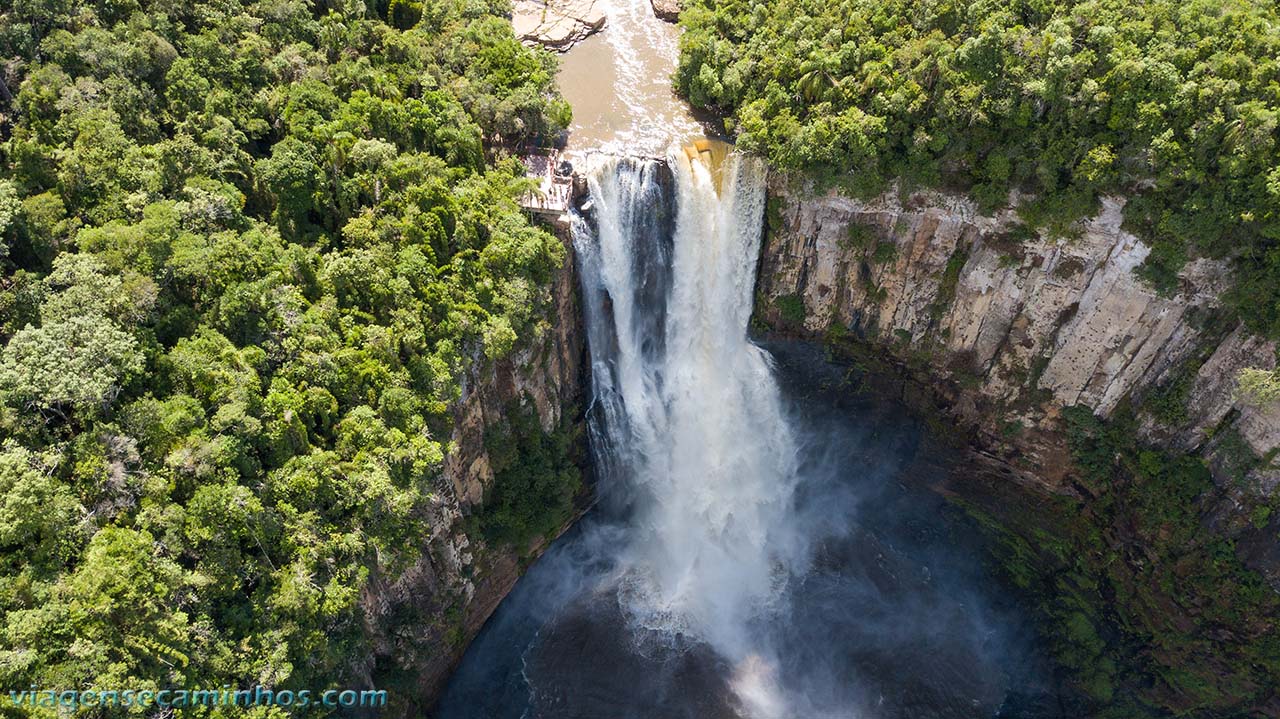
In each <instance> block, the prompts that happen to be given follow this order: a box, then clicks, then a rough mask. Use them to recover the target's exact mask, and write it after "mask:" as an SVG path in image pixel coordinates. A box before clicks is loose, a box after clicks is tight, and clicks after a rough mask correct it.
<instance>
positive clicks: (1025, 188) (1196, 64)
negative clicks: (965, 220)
mask: <svg viewBox="0 0 1280 719" xmlns="http://www.w3.org/2000/svg"><path fill="white" fill-rule="evenodd" d="M688 5H689V7H688V9H686V10H685V12H684V14H683V15H682V16H681V23H682V24H683V25H684V26H685V28H686V33H685V34H684V36H683V39H682V43H681V58H680V66H679V70H678V72H677V76H676V83H677V86H678V88H679V89H680V91H681V92H683V93H684V94H685V95H686V96H687V97H688V98H689V99H690V100H691V101H692V102H693V103H694V104H695V105H698V106H702V107H709V108H716V109H719V110H721V111H723V112H725V113H726V114H727V115H729V117H730V120H729V126H730V129H731V130H732V131H733V132H735V133H736V134H737V135H738V138H739V142H740V143H741V144H742V145H744V146H746V147H748V148H751V149H754V150H757V151H760V152H763V153H766V154H767V155H768V156H769V157H770V158H771V159H772V160H773V161H774V162H775V163H777V164H778V165H779V166H781V167H783V168H806V169H808V170H810V171H814V172H817V173H819V174H822V175H825V176H827V177H828V178H829V179H836V178H838V181H841V182H844V183H846V184H849V185H851V186H853V188H854V189H855V190H857V191H860V192H873V191H878V190H880V189H882V188H884V187H885V186H886V184H887V183H888V182H889V181H890V180H893V179H897V180H900V181H902V182H903V183H905V184H906V185H907V186H911V185H913V184H914V185H921V184H923V185H930V186H941V185H949V186H960V187H963V188H965V189H967V190H968V191H969V192H970V193H972V195H973V196H974V197H976V198H977V199H979V201H981V202H982V203H984V204H985V205H986V206H988V207H993V206H997V205H1001V204H1004V203H1005V202H1007V201H1008V199H1009V192H1010V190H1014V189H1017V190H1020V191H1022V192H1024V193H1030V194H1031V195H1033V196H1034V198H1035V199H1034V200H1032V201H1030V202H1026V203H1023V204H1022V206H1021V209H1022V213H1023V216H1024V218H1025V219H1027V220H1028V221H1029V222H1031V223H1032V224H1035V225H1049V226H1051V227H1052V228H1053V229H1055V230H1059V231H1061V230H1064V229H1067V227H1066V226H1067V225H1068V224H1069V223H1070V222H1072V221H1074V220H1076V219H1078V218H1080V217H1081V216H1083V215H1087V214H1089V213H1091V212H1092V211H1093V210H1094V208H1095V206H1096V198H1097V196H1098V195H1099V194H1100V193H1118V194H1122V195H1125V196H1127V197H1129V198H1131V200H1130V202H1129V205H1128V207H1127V208H1126V219H1127V222H1128V224H1129V226H1130V227H1131V228H1132V229H1134V230H1135V231H1137V232H1138V233H1139V234H1140V236H1143V237H1145V238H1147V239H1149V240H1150V241H1151V242H1152V244H1153V247H1154V251H1153V252H1152V255H1151V257H1150V258H1148V261H1147V264H1146V265H1145V267H1144V268H1143V273H1144V274H1145V275H1146V276H1147V277H1148V278H1149V279H1150V280H1151V281H1152V282H1153V283H1154V284H1155V285H1156V286H1157V287H1159V288H1161V289H1163V290H1167V289H1171V288H1172V287H1174V286H1176V283H1177V276H1176V272H1177V270H1178V269H1180V267H1181V266H1182V264H1183V263H1184V262H1185V261H1186V260H1187V259H1188V258H1190V257H1194V256H1210V257H1231V258H1233V259H1234V260H1236V261H1237V262H1238V264H1239V266H1240V273H1239V276H1240V280H1241V282H1240V286H1239V289H1238V290H1237V291H1236V292H1235V293H1234V299H1235V302H1234V304H1235V306H1236V307H1237V308H1238V309H1239V311H1240V312H1241V315H1242V316H1243V317H1244V319H1245V320H1246V321H1247V322H1248V323H1249V324H1250V326H1251V327H1252V328H1253V329H1255V330H1257V331H1260V332H1263V333H1266V334H1268V335H1270V336H1273V337H1274V336H1280V146H1278V144H1277V141H1278V140H1280V12H1278V11H1277V8H1276V5H1275V3H1273V2H1267V1H1266V0H1192V1H1191V2H1183V1H1178V0H1140V1H1139V2H1131V1H1128V0H1015V1H1013V2H990V1H986V0H927V1H920V0H837V1H834V2H833V1H831V0H776V1H771V2H765V1H764V0H693V1H692V2H690V3H688Z"/></svg>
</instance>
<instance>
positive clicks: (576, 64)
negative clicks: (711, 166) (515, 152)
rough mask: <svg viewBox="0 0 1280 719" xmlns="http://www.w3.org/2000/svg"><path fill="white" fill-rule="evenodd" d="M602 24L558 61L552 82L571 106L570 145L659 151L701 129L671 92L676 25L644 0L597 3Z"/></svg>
mask: <svg viewBox="0 0 1280 719" xmlns="http://www.w3.org/2000/svg"><path fill="white" fill-rule="evenodd" d="M597 3H598V4H600V5H602V6H603V10H604V12H605V16H606V17H607V18H608V20H607V23H608V24H607V25H606V27H605V29H604V30H603V31H601V32H598V33H596V34H594V35H592V36H590V37H588V38H587V39H585V40H583V41H582V42H580V43H578V44H577V45H575V46H574V47H573V49H571V50H569V52H567V53H565V54H564V55H562V56H561V58H560V74H559V75H558V77H557V84H558V85H559V86H560V93H561V94H562V95H563V96H564V98H565V100H567V101H568V102H569V104H570V105H571V106H572V107H573V122H572V123H571V124H570V126H569V146H568V150H569V151H570V153H571V154H573V155H579V156H580V155H582V154H584V153H587V152H592V151H599V152H607V153H612V154H617V155H650V156H659V157H660V156H662V155H664V154H665V153H666V151H667V148H668V147H670V146H671V145H683V144H687V143H689V142H691V141H692V140H694V139H696V138H699V137H702V136H704V135H705V134H706V129H705V128H704V126H703V123H701V122H699V121H698V119H697V118H695V116H694V114H693V112H692V111H691V110H690V109H689V105H688V104H686V103H685V102H684V101H683V100H682V99H680V98H679V97H677V96H676V94H675V91H674V90H673V89H672V83H671V75H672V73H674V72H675V69H676V58H677V57H678V55H679V47H678V43H679V37H680V36H679V30H678V28H677V27H676V26H675V25H673V24H671V23H668V22H663V21H662V20H659V19H658V18H656V17H654V15H653V10H652V8H650V6H649V0H597Z"/></svg>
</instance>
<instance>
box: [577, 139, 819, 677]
mask: <svg viewBox="0 0 1280 719" xmlns="http://www.w3.org/2000/svg"><path fill="white" fill-rule="evenodd" d="M669 162H670V164H671V165H672V167H673V170H674V172H675V175H676V179H675V186H676V197H677V206H678V213H677V216H676V225H675V237H674V243H673V248H672V250H673V257H672V259H671V285H670V289H669V297H668V298H667V300H666V322H665V327H664V328H663V331H664V335H665V352H661V351H659V352H654V351H652V350H651V349H650V350H649V351H646V344H645V343H646V340H649V341H650V343H651V342H652V339H653V338H647V337H645V336H644V334H645V332H646V331H652V327H651V326H646V325H645V324H644V323H643V321H642V320H643V318H645V317H651V316H652V314H651V313H653V312H655V311H661V309H662V308H660V307H657V308H655V307H642V306H637V304H636V298H637V296H638V294H637V291H636V282H637V267H636V266H635V258H636V257H637V248H636V247H634V246H632V244H631V243H634V242H638V241H647V242H655V241H658V238H654V237H637V233H635V232H632V231H630V230H631V228H633V227H634V223H635V222H636V216H635V215H636V214H637V213H644V212H651V211H653V210H654V209H655V208H651V207H644V206H640V205H639V203H637V201H636V200H637V198H639V197H642V196H644V194H645V193H644V191H643V190H644V188H643V187H639V185H640V184H643V183H644V182H652V181H653V180H652V177H650V176H646V175H645V174H644V173H643V172H642V171H641V170H640V169H639V168H640V167H642V165H639V164H635V163H632V164H626V163H619V162H618V161H616V160H613V161H608V162H606V164H605V166H604V167H602V168H600V169H598V170H597V171H596V172H595V173H593V177H592V181H591V190H592V198H593V200H594V201H595V202H596V203H597V204H596V213H597V224H598V232H597V233H596V245H595V246H594V247H583V248H582V249H583V251H584V252H585V253H586V258H585V259H586V261H585V262H584V274H586V275H590V274H591V273H592V272H593V271H595V272H598V275H599V277H598V279H597V280H596V281H598V282H599V284H600V286H602V287H603V288H604V289H605V290H607V291H608V295H609V300H610V301H609V302H608V303H607V307H608V314H610V315H611V316H610V317H608V318H607V321H609V322H611V323H612V326H613V328H615V330H616V342H617V344H616V350H614V349H612V348H607V347H600V346H597V344H598V343H599V342H601V340H600V339H599V338H600V337H603V336H604V333H601V332H598V331H597V332H593V333H592V338H593V345H592V353H593V357H595V362H596V366H595V372H594V375H595V383H596V399H597V401H603V402H606V403H607V405H608V406H609V407H610V408H611V409H610V410H609V411H606V413H605V414H606V417H607V420H606V422H605V424H606V426H607V427H608V432H609V433H610V435H611V436H610V437H608V440H609V442H610V444H611V445H612V447H613V448H614V451H615V453H616V454H617V456H618V462H619V465H620V471H619V474H620V475H621V476H622V478H623V479H622V481H624V482H626V483H627V484H628V487H627V490H628V491H629V493H630V495H631V497H632V500H633V519H632V523H631V531H630V533H629V534H630V536H629V541H628V542H627V544H626V546H625V547H624V548H622V550H621V565H622V568H623V573H624V578H623V583H624V586H625V589H626V591H625V592H624V595H623V596H624V600H625V604H626V606H625V609H626V610H627V611H628V614H629V616H631V618H632V619H633V620H634V621H636V622H637V623H638V624H640V625H641V626H644V627H648V628H653V629H662V630H668V631H679V632H684V633H686V634H692V635H694V636H696V637H698V638H700V639H702V640H704V641H706V642H707V643H708V644H710V645H711V646H712V647H713V648H715V649H716V650H717V651H718V652H719V653H721V654H722V655H723V656H724V657H725V658H726V659H729V660H730V661H732V662H735V663H737V662H740V661H743V660H745V659H747V658H748V657H751V658H752V659H751V661H759V658H758V656H757V653H758V652H759V651H760V648H759V647H756V646H755V645H754V642H753V640H752V632H751V631H750V630H749V625H750V622H751V621H752V620H753V619H755V618H758V617H761V616H763V615H765V614H766V613H767V612H768V611H769V610H770V609H771V608H772V606H773V603H774V601H775V600H776V599H777V598H778V597H779V594H780V592H781V590H782V588H783V587H784V586H785V583H786V581H787V579H788V577H789V576H790V575H791V574H792V572H794V571H795V570H797V569H799V565H800V564H801V563H802V562H803V557H805V556H806V551H805V550H806V547H805V542H804V535H803V532H802V531H799V529H798V528H796V527H794V526H792V523H791V522H789V520H790V519H792V516H791V515H792V495H793V493H794V490H795V485H796V481H797V471H796V444H795V440H794V438H793V436H792V431H791V428H790V427H789V426H788V423H787V421H786V419H785V418H784V415H783V410H782V403H781V398H780V395H779V391H778V387H777V384H776V382H775V380H774V377H773V367H772V364H771V360H770V358H769V356H768V354H767V353H765V352H764V351H763V350H761V349H760V348H759V347H757V346H756V345H754V344H753V343H752V342H751V341H750V340H749V339H748V338H747V323H748V321H749V319H750V314H751V306H752V293H753V287H754V280H755V265H756V258H757V255H758V253H759V249H760V231H761V226H762V224H763V223H762V215H763V211H764V184H763V168H762V163H760V162H759V161H757V160H755V159H752V158H747V157H743V156H741V155H737V154H733V155H731V156H730V157H729V158H728V159H727V160H726V164H725V167H724V170H723V172H724V179H723V196H718V195H717V193H716V189H715V184H714V182H713V181H712V177H711V175H710V173H709V172H708V168H706V167H704V166H703V165H702V164H701V163H700V162H693V163H690V162H688V161H687V160H685V159H684V155H683V153H676V154H675V155H673V157H672V158H671V159H670V160H669ZM649 174H650V175H652V173H649ZM581 244H584V243H581V242H580V245H581ZM593 267H594V268H595V269H594V270H593V269H592V268H593ZM586 280H587V282H588V283H590V282H591V281H592V278H591V277H587V278H586ZM588 319H589V321H592V318H588ZM600 319H606V318H595V321H599V320H600ZM650 347H651V344H650ZM610 364H612V366H611V367H610V366H609V365H610ZM610 370H612V371H610Z"/></svg>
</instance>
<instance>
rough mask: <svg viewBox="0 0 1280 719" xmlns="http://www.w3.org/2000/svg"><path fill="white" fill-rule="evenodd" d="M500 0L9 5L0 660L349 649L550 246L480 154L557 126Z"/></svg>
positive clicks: (155, 674)
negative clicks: (378, 576) (465, 381)
mask: <svg viewBox="0 0 1280 719" xmlns="http://www.w3.org/2000/svg"><path fill="white" fill-rule="evenodd" d="M504 10H505V4H504V3H503V2H501V1H500V0H433V1H431V2H426V3H418V2H414V1H413V0H407V1H406V0H391V2H390V5H387V4H386V3H384V2H380V0H372V2H370V3H368V4H366V3H364V2H361V0H321V1H319V2H309V1H305V0H263V1H262V2H254V3H251V2H240V1H239V0H216V1H215V0H200V1H197V2H191V1H189V0H181V1H175V0H156V1H154V2H151V1H148V0H99V1H97V2H90V3H81V2H75V1H73V0H17V2H16V3H13V4H9V5H8V6H7V9H5V10H4V11H2V12H0V63H2V67H0V71H2V73H0V78H3V80H4V87H3V88H0V112H2V117H0V139H3V141H4V142H3V144H0V236H2V238H3V243H2V244H0V262H3V263H4V270H3V276H2V278H0V343H2V344H3V350H0V686H4V687H8V688H26V687H28V686H30V685H32V684H36V685H39V686H41V687H47V686H51V687H63V688H71V687H81V688H85V687H102V688H135V689H146V688H149V687H150V688H154V687H155V686H156V685H157V684H159V685H170V686H200V685H202V684H203V685H207V686H212V687H214V688H216V687H219V686H222V684H223V683H225V682H242V683H247V684H253V683H261V684H263V685H271V686H276V687H278V688H290V687H292V688H299V687H321V686H329V685H332V683H333V682H335V681H337V680H338V679H340V678H342V677H344V676H346V675H344V669H345V667H346V666H347V665H348V663H349V662H350V661H351V660H352V658H360V659H362V658H363V657H366V656H367V651H365V649H366V648H365V647H364V646H363V645H362V644H361V642H363V641H364V634H363V629H362V625H361V621H360V614H359V611H358V601H359V598H360V595H361V592H362V590H363V589H364V588H365V586H366V584H367V582H368V580H369V577H370V573H371V572H375V571H383V572H389V573H394V572H396V571H398V570H399V569H402V568H403V567H404V566H406V564H407V563H408V562H410V561H412V560H414V559H416V558H417V557H418V552H417V548H418V546H419V544H420V541H421V540H420V538H421V536H422V535H423V533H424V532H425V531H427V530H425V529H424V526H423V516H424V513H425V510H426V508H427V507H428V506H429V504H430V503H431V502H432V501H433V498H432V497H431V496H430V491H431V488H432V487H433V479H434V478H435V477H436V476H437V475H438V472H439V470H440V464H441V460H442V457H443V453H444V451H445V450H446V447H445V446H444V442H445V440H446V439H447V437H448V431H449V417H448V414H447V407H448V404H449V403H450V402H451V401H452V400H453V399H455V398H456V397H457V396H458V392H459V389H458V381H459V375H460V372H461V370H462V369H463V367H464V365H469V364H472V363H474V362H476V361H477V359H479V358H482V357H488V358H490V359H493V358H499V357H502V356H504V355H505V354H507V353H508V352H509V351H510V350H511V349H512V348H513V346H515V345H516V344H517V343H519V342H522V341H527V340H529V339H530V338H533V337H535V336H537V335H538V334H539V333H540V332H541V331H542V330H543V329H544V326H545V323H546V320H545V319H544V316H545V311H544V310H545V308H546V306H547V303H548V302H549V293H548V286H549V282H550V279H551V276H552V273H553V272H554V271H555V270H556V269H557V268H559V267H560V265H561V263H562V261H563V253H564V248H563V246H562V245H561V244H560V242H559V241H558V240H557V239H556V238H554V237H552V236H551V235H549V234H547V233H546V232H544V231H542V230H539V229H536V228H535V227H533V226H531V225H530V224H529V222H528V221H527V220H526V218H525V216H524V214H523V213H522V212H521V210H520V209H519V207H518V205H517V203H516V198H518V197H519V196H520V195H521V194H522V193H523V192H524V191H526V190H527V189H528V184H527V181H526V180H525V179H524V177H523V171H522V169H521V168H520V167H519V165H518V164H517V163H516V162H514V161H512V160H507V159H501V157H500V153H499V154H493V155H489V154H487V150H486V148H496V147H509V146H512V145H514V144H518V143H526V142H536V141H539V140H540V138H544V137H549V136H551V135H552V134H554V133H557V132H558V131H560V130H561V129H562V128H564V127H565V125H566V124H567V122H568V119H569V118H568V115H569V110H568V106H567V105H566V104H565V103H564V102H563V101H562V100H561V99H560V98H559V97H558V95H557V94H556V92H555V90H554V86H553V76H554V69H555V64H554V62H555V61H554V59H553V58H552V56H550V55H549V54H548V53H546V52H543V51H533V50H529V49H526V48H525V47H523V46H522V45H521V44H519V43H518V42H517V41H516V40H515V38H514V37H513V35H512V31H511V27H510V24H509V22H508V21H507V20H506V19H505V18H504V17H503V16H502V14H501V13H502V12H504ZM7 96H11V99H8V97H7ZM347 678H348V679H350V678H351V677H350V676H347Z"/></svg>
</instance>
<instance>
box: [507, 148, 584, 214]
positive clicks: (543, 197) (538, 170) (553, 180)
mask: <svg viewBox="0 0 1280 719" xmlns="http://www.w3.org/2000/svg"><path fill="white" fill-rule="evenodd" d="M520 161H521V162H523V163H524V166H525V168H526V170H527V176H528V177H529V178H531V179H534V180H537V181H538V189H537V190H535V191H533V192H531V193H529V194H527V195H525V196H524V197H522V198H521V199H520V206H521V207H523V208H524V209H526V210H528V211H530V212H532V213H534V214H536V215H541V216H543V217H545V218H548V219H555V218H557V217H559V216H560V215H563V214H565V213H567V212H568V211H569V206H570V205H571V204H572V203H573V197H574V191H573V183H574V174H573V165H572V164H570V163H569V161H568V160H566V159H565V158H564V157H563V155H562V154H561V153H560V152H559V151H555V150H552V151H549V152H546V153H534V154H528V155H523V156H521V158H520Z"/></svg>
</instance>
